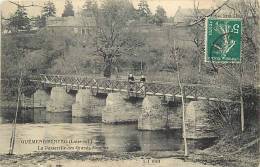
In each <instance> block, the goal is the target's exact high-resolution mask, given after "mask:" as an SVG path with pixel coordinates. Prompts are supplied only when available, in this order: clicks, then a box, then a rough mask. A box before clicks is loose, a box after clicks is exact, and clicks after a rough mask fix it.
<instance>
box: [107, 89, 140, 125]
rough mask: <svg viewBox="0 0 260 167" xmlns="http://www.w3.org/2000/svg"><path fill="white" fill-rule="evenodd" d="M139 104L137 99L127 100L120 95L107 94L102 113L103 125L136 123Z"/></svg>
mask: <svg viewBox="0 0 260 167" xmlns="http://www.w3.org/2000/svg"><path fill="white" fill-rule="evenodd" d="M140 111H141V103H140V100H138V99H137V98H128V97H126V96H125V95H122V94H120V93H109V94H108V96H107V99H106V107H105V109H104V110H103V112H102V122H104V123H129V122H137V120H138V116H139V114H140Z"/></svg>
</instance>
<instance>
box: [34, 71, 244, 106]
mask: <svg viewBox="0 0 260 167" xmlns="http://www.w3.org/2000/svg"><path fill="white" fill-rule="evenodd" d="M30 81H31V82H33V83H35V84H36V85H38V86H44V87H65V88H66V89H67V90H80V89H90V90H91V91H92V92H94V93H100V92H102V93H109V92H124V93H128V94H129V95H130V96H136V97H144V96H147V95H148V96H161V97H167V98H180V97H182V96H184V97H185V98H187V99H191V100H209V101H221V102H228V103H239V102H240V101H239V100H238V98H235V96H234V95H235V94H236V92H235V91H234V90H232V89H230V88H229V87H224V86H221V87H220V86H213V85H204V84H185V83H183V84H182V87H183V95H182V94H181V91H180V86H179V85H178V84H177V83H171V82H158V81H156V82H155V81H153V82H149V81H148V82H141V81H134V82H129V81H127V79H119V78H115V79H110V78H104V77H95V78H93V77H88V76H79V75H47V74H40V75H38V76H33V77H31V78H30Z"/></svg>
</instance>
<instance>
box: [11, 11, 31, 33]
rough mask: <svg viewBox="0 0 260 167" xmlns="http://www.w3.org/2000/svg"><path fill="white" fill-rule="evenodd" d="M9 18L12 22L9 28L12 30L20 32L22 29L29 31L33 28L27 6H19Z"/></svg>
mask: <svg viewBox="0 0 260 167" xmlns="http://www.w3.org/2000/svg"><path fill="white" fill-rule="evenodd" d="M9 20H10V22H9V24H8V29H9V30H11V31H12V32H18V31H21V30H22V31H23V30H27V31H29V30H30V28H31V26H30V19H29V17H28V15H27V13H26V9H25V7H22V6H18V8H17V10H16V12H15V13H14V15H12V16H11V17H10V19H9Z"/></svg>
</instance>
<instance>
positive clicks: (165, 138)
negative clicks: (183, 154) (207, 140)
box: [138, 130, 182, 152]
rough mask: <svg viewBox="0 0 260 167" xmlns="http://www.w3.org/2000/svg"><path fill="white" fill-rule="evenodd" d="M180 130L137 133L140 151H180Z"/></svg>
mask: <svg viewBox="0 0 260 167" xmlns="http://www.w3.org/2000/svg"><path fill="white" fill-rule="evenodd" d="M181 134H182V133H181V131H180V130H167V131H140V132H139V133H138V137H139V141H140V146H141V149H142V151H144V152H150V151H178V150H180V149H181V145H182V138H181Z"/></svg>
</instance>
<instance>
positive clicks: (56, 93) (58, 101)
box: [46, 87, 75, 112]
mask: <svg viewBox="0 0 260 167" xmlns="http://www.w3.org/2000/svg"><path fill="white" fill-rule="evenodd" d="M74 102H75V95H74V94H73V93H68V92H66V89H65V88H63V87H53V88H52V90H51V96H50V99H49V101H48V102H47V107H46V110H47V111H48V112H68V111H71V109H72V104H73V103H74Z"/></svg>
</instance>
